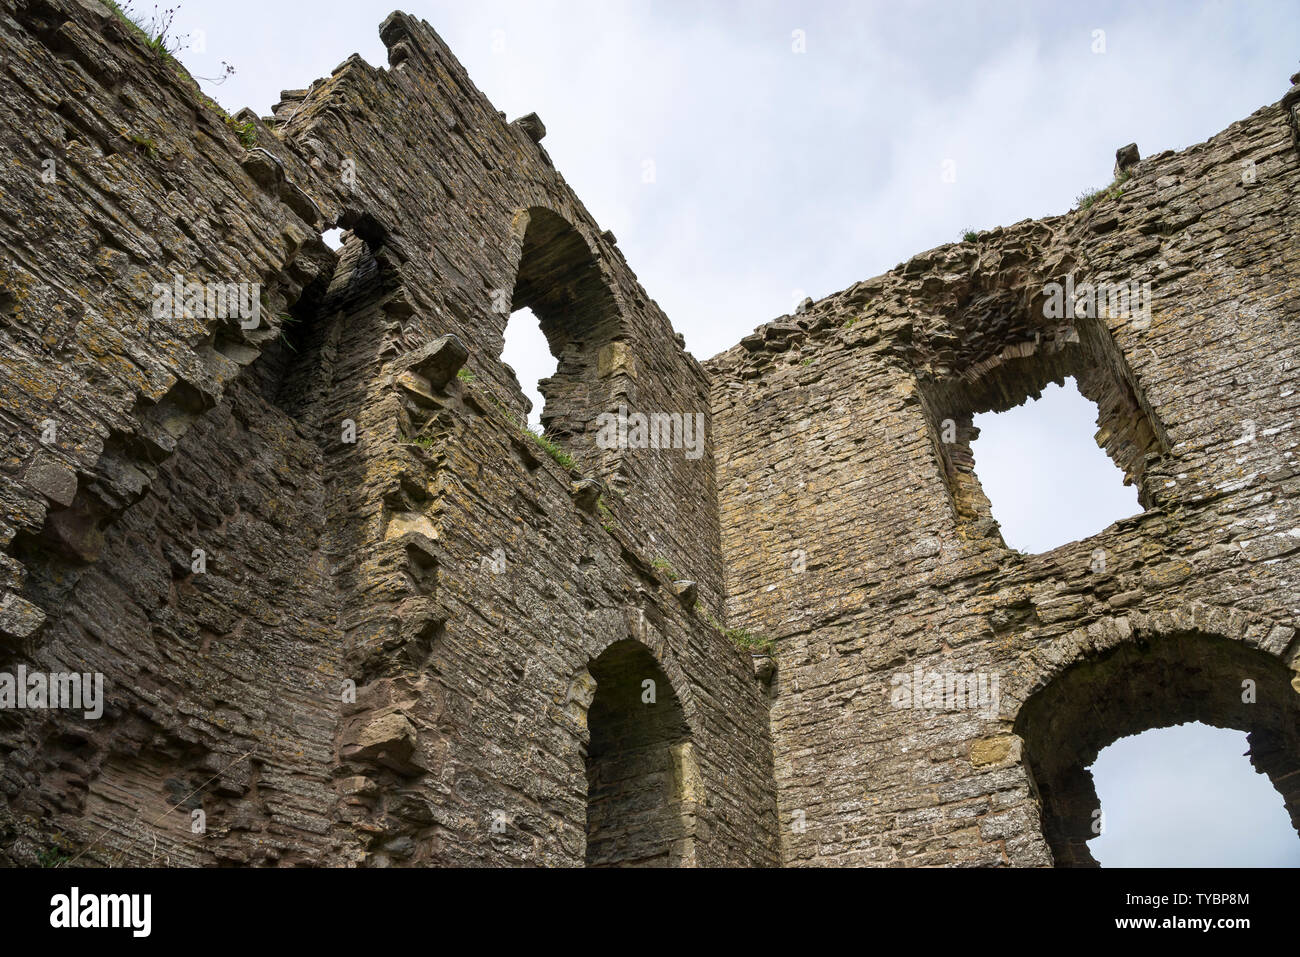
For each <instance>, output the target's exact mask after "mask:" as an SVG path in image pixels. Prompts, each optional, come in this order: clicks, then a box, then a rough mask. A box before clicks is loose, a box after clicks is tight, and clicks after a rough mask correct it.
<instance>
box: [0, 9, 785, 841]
mask: <svg viewBox="0 0 1300 957" xmlns="http://www.w3.org/2000/svg"><path fill="white" fill-rule="evenodd" d="M381 35H382V36H383V39H384V41H385V43H386V45H387V46H388V48H389V56H390V64H389V69H376V68H374V67H371V66H369V65H368V64H366V63H364V62H363V61H361V60H360V59H359V58H356V57H353V58H351V59H349V60H348V61H346V62H345V63H344V64H342V65H341V66H340V67H339V68H338V69H337V70H336V71H335V72H334V74H333V75H332V76H331V77H329V78H327V79H325V80H321V81H318V82H317V83H315V84H313V85H312V87H311V88H310V89H308V90H304V91H294V92H290V93H287V94H286V95H285V97H284V101H283V102H282V103H281V104H280V105H279V106H278V107H277V109H276V111H275V113H276V115H275V116H273V117H268V118H267V119H266V121H265V122H264V121H263V120H261V119H259V118H257V117H254V116H252V115H251V114H249V113H247V112H245V113H242V114H240V115H238V116H237V117H235V118H232V119H230V120H229V121H227V120H226V119H224V118H223V117H222V116H221V115H220V114H219V113H217V112H216V111H215V110H214V109H213V108H212V107H211V105H210V104H208V103H205V102H203V100H202V98H201V96H200V95H199V94H198V93H197V91H196V90H195V89H193V88H192V84H191V83H189V82H188V78H186V77H184V76H183V74H181V73H180V72H179V71H178V70H176V69H175V68H174V67H173V66H172V65H170V64H168V63H167V62H165V61H164V60H163V59H162V58H159V57H158V56H157V55H156V54H155V53H153V52H152V51H150V50H149V49H148V48H147V46H146V45H145V44H144V43H143V42H142V41H141V40H140V38H139V37H137V36H135V35H133V34H132V31H131V30H130V28H129V27H128V26H126V25H125V24H123V23H121V22H120V21H119V20H118V19H116V18H115V17H114V16H112V15H111V14H110V13H109V11H108V10H107V9H106V8H104V7H101V6H100V5H99V4H97V3H93V2H86V3H79V2H71V0H70V2H17V0H15V2H6V3H5V4H4V6H3V21H2V23H0V43H3V54H4V57H3V68H4V70H5V71H6V73H7V74H8V76H7V80H6V86H5V93H4V95H3V97H0V109H3V110H4V112H5V116H4V123H3V127H4V130H5V138H6V143H5V146H6V155H7V157H8V161H7V162H6V163H5V165H4V172H3V174H2V175H3V177H4V180H3V183H2V184H0V186H2V189H3V193H2V199H0V217H3V221H4V228H5V241H4V244H3V249H4V254H5V260H4V262H3V264H2V265H0V269H2V271H0V290H2V292H0V302H2V304H3V311H2V312H0V335H2V336H3V337H4V342H3V346H4V348H3V359H0V415H3V422H4V435H5V439H6V442H7V447H6V450H7V454H6V457H5V460H4V462H3V481H2V482H0V496H3V500H4V503H5V510H4V522H5V524H4V525H3V527H0V531H3V533H4V534H3V544H4V545H5V550H4V563H5V564H4V568H5V569H7V571H6V572H5V578H4V581H3V584H4V586H5V588H6V592H5V597H4V599H3V605H2V606H0V607H2V608H3V611H2V612H0V631H2V632H3V640H4V644H3V650H4V656H5V666H6V668H8V669H13V668H16V667H17V666H18V665H23V666H25V667H28V668H30V669H34V670H35V669H40V670H46V671H52V670H79V671H99V672H102V673H103V674H104V676H105V685H106V690H107V697H108V700H109V706H108V709H107V711H106V715H105V717H104V719H101V721H99V722H88V721H84V720H82V719H80V718H79V717H78V716H76V715H74V714H70V713H66V712H39V713H27V712H9V713H6V714H4V715H3V719H4V724H3V731H4V733H3V739H2V740H0V785H2V788H3V794H4V810H3V811H2V812H0V838H2V840H0V845H3V848H4V850H3V852H2V853H3V854H4V856H5V858H6V859H7V860H10V861H15V862H25V863H31V862H33V861H34V860H36V859H38V858H40V857H41V856H42V855H46V854H49V853H51V852H52V851H53V850H57V851H58V853H61V854H66V855H83V856H82V857H80V858H79V862H100V863H145V862H150V861H153V862H168V863H173V864H182V863H184V864H211V863H217V862H223V861H224V862H232V863H281V864H297V863H312V864H353V863H362V864H369V865H389V864H425V865H427V864H469V863H483V864H509V863H521V864H523V863H529V864H537V863H547V864H582V863H583V862H584V861H585V860H586V857H587V854H586V844H587V826H588V824H587V805H588V797H589V788H588V779H589V773H590V771H591V768H590V766H589V765H590V764H591V762H590V761H589V760H588V757H587V754H586V751H587V747H588V743H589V741H590V738H591V735H592V729H591V728H589V726H588V723H589V722H588V714H587V708H588V706H589V705H590V704H591V702H592V701H593V699H596V700H599V701H602V702H603V705H602V709H604V710H601V711H598V715H600V714H605V713H606V712H607V711H608V709H610V708H614V710H615V712H617V713H618V714H619V715H621V720H622V721H623V722H624V723H625V724H626V723H629V722H630V723H632V724H635V721H636V715H637V714H638V713H640V714H642V715H644V716H646V722H647V725H648V726H652V727H654V726H671V727H673V728H675V729H676V730H675V731H674V733H673V734H672V735H651V736H650V739H649V740H651V743H652V744H653V745H654V748H653V749H652V750H653V751H654V753H653V755H652V760H651V765H653V767H655V768H657V769H658V770H657V771H656V772H655V773H654V774H652V775H650V776H649V777H647V778H645V779H644V780H645V781H647V782H649V783H648V784H647V785H646V786H645V787H644V788H642V790H643V792H644V793H643V795H642V800H643V803H644V802H645V801H649V802H651V803H652V804H655V805H656V806H661V807H662V808H664V809H665V811H666V813H665V814H663V815H660V816H659V817H658V818H656V820H661V821H662V822H663V826H662V827H661V828H659V829H658V831H657V832H656V833H655V834H654V835H652V838H653V840H652V843H655V842H658V843H659V845H660V846H664V847H668V848H669V850H668V851H667V853H670V854H671V855H673V859H674V860H675V861H676V862H678V863H698V864H702V865H710V864H723V863H733V864H766V863H772V862H774V861H775V855H776V850H775V811H774V796H773V788H772V775H771V764H770V761H771V757H770V755H771V749H770V744H769V742H768V738H767V712H766V706H767V701H766V697H765V692H764V688H763V685H762V684H761V682H760V681H759V680H758V679H757V678H756V677H755V675H754V671H753V667H752V664H751V661H750V659H749V656H748V655H747V654H745V653H742V652H741V651H740V650H738V649H737V648H736V647H734V646H733V645H732V644H731V643H730V641H728V639H727V638H725V637H724V636H723V635H722V634H721V633H720V632H719V631H718V630H717V629H716V628H715V627H714V626H713V624H711V623H710V619H711V617H712V616H716V615H719V614H720V610H721V609H720V603H721V593H722V588H721V582H722V576H721V561H720V552H719V539H718V524H717V511H716V500H715V495H714V485H713V482H714V478H713V460H712V453H711V449H706V454H705V455H704V456H702V457H701V458H698V459H689V458H687V457H685V456H684V455H683V454H682V452H681V450H637V449H629V450H620V449H602V448H599V447H597V445H596V444H595V442H594V436H593V429H594V420H595V415H596V414H597V412H599V411H605V410H616V409H617V408H618V406H619V405H620V404H626V405H627V406H629V407H631V408H633V409H642V410H646V411H652V410H657V411H680V412H703V413H704V414H706V415H707V413H708V395H707V388H708V387H707V380H706V378H705V376H704V373H703V371H702V370H701V368H700V367H699V365H698V363H696V362H695V361H694V360H693V359H692V358H691V357H690V356H689V355H688V354H687V353H686V352H685V351H684V349H683V348H682V344H681V340H680V337H678V336H676V335H675V334H674V333H673V331H672V329H671V326H670V325H669V324H668V321H667V319H666V318H665V317H664V316H663V314H662V313H661V312H660V311H659V310H658V309H657V307H656V306H655V305H654V304H653V302H651V301H650V300H649V298H648V297H647V296H646V294H645V293H644V291H643V290H642V289H641V288H640V286H639V285H638V284H637V282H636V280H635V277H634V276H633V275H632V273H631V271H630V270H629V269H628V268H627V266H626V264H625V263H624V262H623V260H622V258H621V255H620V254H619V253H618V251H617V247H616V246H615V245H614V241H613V237H612V236H610V235H609V234H607V233H602V232H601V231H600V229H599V227H598V226H597V225H596V224H595V223H594V222H593V221H592V219H591V217H590V216H589V214H587V213H586V211H585V210H584V209H583V208H582V206H581V204H580V203H579V201H578V200H577V199H576V198H575V197H574V196H573V195H572V193H571V191H570V190H569V189H568V187H567V186H566V185H565V184H564V182H563V180H562V179H561V178H560V176H559V174H558V173H556V172H555V171H554V169H553V168H552V167H551V165H550V162H549V160H548V159H547V157H546V155H545V153H544V152H543V151H542V150H541V149H540V147H539V146H538V144H537V139H539V138H540V132H541V131H540V128H539V124H536V123H535V122H533V121H529V122H521V123H514V124H507V123H506V122H505V121H504V117H503V116H501V115H500V114H498V113H497V112H496V111H495V110H493V109H492V108H491V106H490V104H488V103H487V101H486V100H485V99H484V98H483V97H482V95H481V94H480V93H478V91H477V90H475V89H474V88H473V86H472V85H471V84H470V83H469V81H468V79H467V78H466V77H465V75H464V71H463V69H462V68H461V67H460V65H459V64H458V63H457V62H456V61H455V59H454V58H453V57H452V56H451V54H450V53H449V52H448V51H447V50H446V48H445V46H444V45H443V44H442V42H441V41H440V40H439V39H438V38H437V36H436V35H435V34H434V33H433V31H432V30H431V29H430V28H429V27H428V26H427V25H426V24H423V23H420V22H419V21H415V20H412V19H410V18H408V17H406V16H404V15H401V14H396V15H394V16H393V17H390V18H389V20H388V21H386V22H385V24H384V25H383V27H382V28H381ZM49 158H52V159H53V160H54V162H55V167H54V168H55V169H56V170H57V175H56V176H55V177H54V179H53V180H51V181H49V182H43V181H42V179H41V172H42V170H43V168H45V167H43V162H44V161H45V160H46V159H49ZM332 225H339V226H342V227H344V228H346V229H348V230H349V232H348V233H347V238H346V242H345V245H344V247H343V249H342V250H341V251H340V252H338V253H337V254H336V253H334V252H333V251H331V250H330V249H328V248H327V247H326V246H325V245H324V244H323V242H322V241H321V237H320V231H321V230H323V229H326V228H328V227H330V226H332ZM173 274H181V275H182V276H184V277H185V278H186V279H190V280H196V281H199V282H204V281H217V282H234V281H239V280H245V281H249V282H257V283H260V284H261V286H262V299H261V317H260V318H261V321H260V322H259V324H258V325H257V326H256V327H254V328H243V327H242V326H241V323H240V321H239V319H236V318H231V319H228V320H214V319H204V318H193V317H188V318H186V317H184V316H183V314H182V317H181V318H169V317H162V318H155V317H154V316H153V315H152V313H151V308H150V307H151V304H152V301H153V296H152V292H153V284H154V283H156V282H167V281H168V280H169V279H170V277H171V276H172V275H173ZM517 277H518V282H517V281H516V278H517ZM518 305H533V306H534V309H535V311H537V312H538V314H539V316H541V318H542V321H543V330H544V331H546V332H547V333H548V335H549V336H551V337H552V344H553V347H555V348H556V350H557V351H558V352H561V353H563V354H562V355H561V356H560V369H559V372H558V373H557V376H556V377H555V378H554V379H553V380H552V382H551V383H550V384H549V385H547V386H545V387H544V388H545V389H546V390H547V391H548V395H550V396H551V397H552V399H553V401H554V402H555V404H556V408H554V409H552V408H550V407H549V405H548V410H547V417H548V418H549V419H551V420H552V421H553V422H554V423H556V424H558V426H560V427H561V428H560V429H559V431H561V432H562V433H563V434H562V435H561V444H562V445H563V446H564V447H565V448H566V449H567V450H568V451H569V452H571V453H572V455H573V457H574V460H575V461H574V464H573V466H572V468H570V467H568V466H566V465H562V464H561V463H560V462H559V461H557V460H554V459H553V458H552V457H551V456H550V455H548V454H547V452H546V451H545V450H544V449H543V448H542V447H541V446H540V445H539V444H538V443H537V442H536V441H535V440H533V439H531V438H530V437H528V436H527V435H525V434H523V433H522V432H521V430H520V429H519V428H518V427H517V426H516V425H515V424H514V422H513V421H512V418H514V417H517V416H518V415H519V414H520V413H521V412H523V410H524V406H525V400H524V399H523V396H522V393H521V392H520V390H519V386H518V384H517V382H515V381H514V377H513V375H512V374H511V373H510V372H509V370H508V368H507V367H505V366H503V365H502V364H501V363H500V361H499V356H500V350H501V342H502V333H503V330H504V327H505V322H506V320H507V318H508V312H509V309H510V307H512V306H518ZM462 366H464V369H466V370H468V372H467V373H466V374H465V375H464V376H462V377H457V375H456V373H457V372H458V370H460V369H461V368H462ZM50 422H53V423H54V425H55V429H54V431H53V433H48V432H43V431H42V428H43V426H44V425H46V424H48V423H50ZM195 549H202V550H203V552H202V555H203V558H204V560H205V562H206V564H205V565H200V566H195V565H194V562H195V560H196V559H195V557H194V550H195ZM669 566H671V568H672V569H674V570H675V574H668V573H666V568H668V567H669ZM196 568H197V570H196ZM686 577H689V578H690V579H692V581H691V582H686V581H683V580H681V579H684V578H686ZM697 600H698V603H699V607H698V608H697V607H696V603H697ZM710 613H711V614H710ZM626 642H632V643H634V644H635V645H636V646H637V647H638V648H640V649H642V650H643V653H644V655H645V657H644V658H643V659H641V662H642V667H643V668H644V670H645V671H646V675H645V678H644V679H643V681H644V680H651V681H655V682H656V685H658V684H661V683H662V682H663V681H665V680H666V681H667V682H668V684H669V687H666V688H665V687H656V690H657V694H656V693H650V694H647V693H646V691H645V689H644V688H642V687H641V683H637V684H636V691H637V697H636V698H635V699H634V700H629V699H628V696H627V695H619V694H616V693H615V691H616V689H617V688H618V687H621V686H622V685H621V683H620V682H618V681H613V682H610V681H607V684H611V683H612V684H613V685H614V686H615V690H611V689H609V688H606V689H604V690H605V692H606V694H605V695H603V696H602V697H600V698H596V696H597V695H600V694H601V691H602V689H601V686H600V669H599V667H597V666H596V665H595V664H594V663H595V662H597V661H598V659H600V657H601V655H602V653H603V652H604V651H605V650H606V649H607V648H609V647H610V646H613V645H617V644H619V643H626ZM611 695H613V698H612V699H611V697H610V696H611ZM611 701H613V702H614V703H613V704H611ZM660 707H662V708H664V709H667V710H671V711H672V713H673V714H675V715H677V717H674V718H671V720H669V719H659V718H654V719H653V720H652V718H651V716H653V715H657V714H658V712H656V711H655V710H654V709H656V708H660ZM597 720H598V721H603V720H604V719H601V718H599V717H598V719H597ZM596 730H597V732H598V735H600V734H604V735H605V737H604V738H601V740H607V739H608V740H626V741H636V742H639V743H637V744H636V748H641V749H644V747H645V740H646V739H645V736H642V737H641V738H637V737H636V736H627V735H624V736H622V737H620V736H619V735H618V734H614V733H612V732H611V733H610V734H606V733H605V732H606V731H607V730H608V729H603V728H597V729H596ZM633 750H635V748H634V749H633ZM606 751H608V748H606ZM632 763H633V764H635V763H636V762H635V760H633V761H632ZM670 766H671V768H672V770H671V773H666V772H667V771H668V769H669V768H670ZM196 810H200V811H203V812H204V814H205V815H206V829H205V830H203V831H202V832H198V833H196V832H194V831H193V830H192V828H191V826H190V824H191V820H192V812H193V811H196ZM663 842H667V843H666V844H664V843H663ZM603 853H604V856H605V859H606V860H605V862H619V861H621V860H627V861H631V860H632V859H633V858H635V857H636V855H637V853H638V851H637V849H636V848H635V847H633V846H631V844H629V843H628V842H626V841H625V842H623V844H622V845H621V846H620V845H618V842H617V841H615V842H613V843H612V844H607V845H606V850H605V851H604V852H603Z"/></svg>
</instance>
